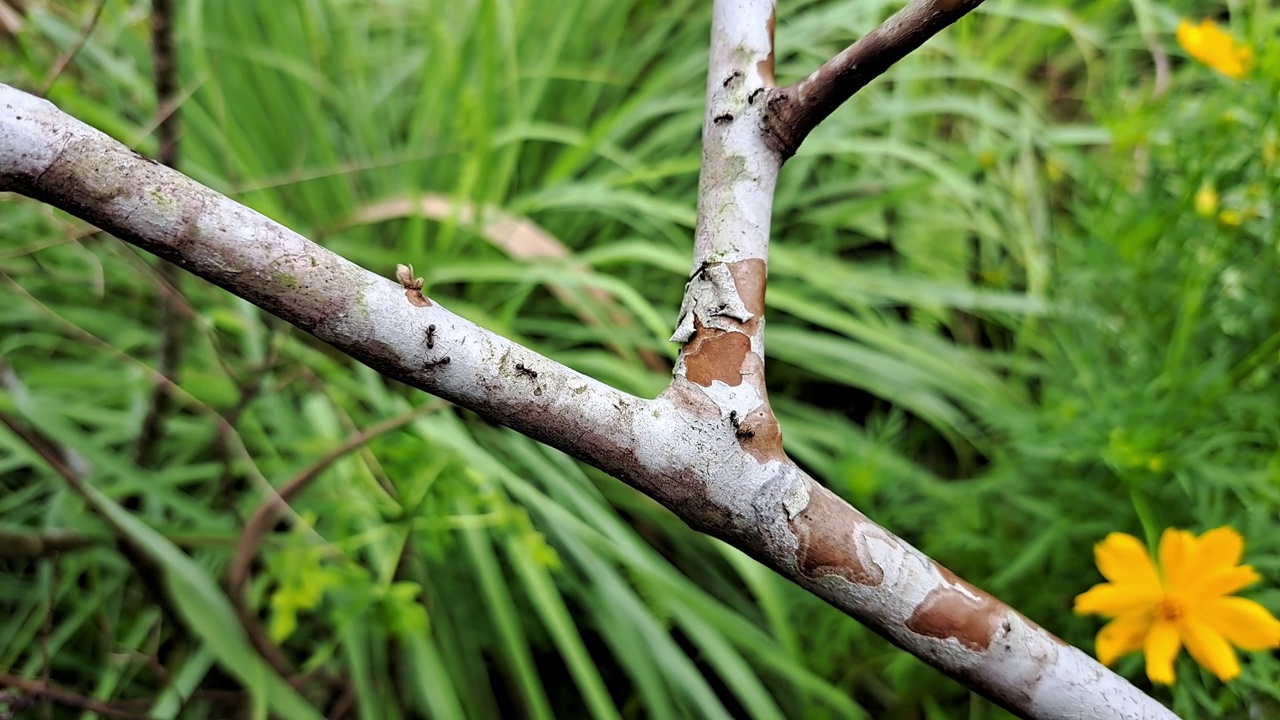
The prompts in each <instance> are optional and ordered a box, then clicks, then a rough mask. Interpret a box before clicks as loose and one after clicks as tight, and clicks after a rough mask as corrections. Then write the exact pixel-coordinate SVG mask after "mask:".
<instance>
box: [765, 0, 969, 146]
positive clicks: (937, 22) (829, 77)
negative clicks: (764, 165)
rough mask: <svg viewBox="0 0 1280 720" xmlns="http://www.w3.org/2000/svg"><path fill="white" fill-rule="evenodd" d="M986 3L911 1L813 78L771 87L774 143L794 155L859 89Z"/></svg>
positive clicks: (769, 127) (768, 121) (769, 120)
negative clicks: (773, 88)
mask: <svg viewBox="0 0 1280 720" xmlns="http://www.w3.org/2000/svg"><path fill="white" fill-rule="evenodd" d="M981 4H982V0H912V1H911V3H910V4H909V5H907V6H906V7H905V8H903V9H902V10H899V11H898V12H897V13H895V14H894V16H893V17H891V18H889V19H888V20H886V21H885V22H884V24H882V25H881V26H880V27H878V28H876V29H875V30H872V31H871V32H869V33H867V34H866V35H864V36H863V37H862V38H861V39H859V40H858V41H857V42H855V43H854V44H852V45H850V46H849V47H848V48H846V49H845V50H844V51H843V52H841V53H840V54H839V55H836V56H835V57H833V58H831V60H829V61H827V63H826V64H825V65H823V66H822V67H820V68H818V69H817V70H816V71H815V72H814V73H813V74H812V75H810V76H809V77H807V78H805V79H804V80H801V81H800V82H798V83H795V84H794V85H789V86H787V87H785V88H781V89H779V90H775V91H773V92H771V93H770V94H769V99H768V101H767V102H768V105H767V107H768V111H767V112H766V113H765V120H764V123H765V130H766V133H765V134H766V135H767V136H768V141H769V144H770V145H771V146H772V147H773V148H774V150H776V151H777V152H778V153H779V154H781V155H782V157H783V158H789V157H791V156H792V155H794V154H795V152H796V149H798V148H799V147H800V143H802V142H804V139H805V138H806V137H808V135H809V133H810V132H812V131H813V129H814V128H816V127H817V126H818V124H819V123H821V122H822V121H823V120H825V119H826V118H827V116H828V115H830V114H831V113H832V112H834V111H835V109H836V108H838V107H840V106H841V105H843V104H844V102H845V101H846V100H848V99H849V98H851V97H853V95H854V93H857V92H858V91H859V90H861V89H862V88H863V87H865V86H866V85H867V83H869V82H871V81H872V80H874V79H876V78H877V77H879V76H880V75H881V74H883V73H884V71H886V70H888V69H889V68H890V67H891V66H892V65H893V64H894V63H896V62H898V61H899V60H901V59H902V58H904V57H906V56H907V55H908V54H909V53H911V52H912V51H914V50H915V49H916V48H918V47H920V46H921V45H923V44H924V43H925V41H926V40H928V39H929V38H931V37H933V36H934V35H936V34H938V33H939V32H941V31H942V30H943V29H944V28H946V27H947V26H949V25H951V24H952V23H954V22H955V21H957V20H959V19H960V18H962V17H964V16H965V15H967V14H968V13H969V12H970V11H971V10H973V9H974V8H976V7H978V6H979V5H981Z"/></svg>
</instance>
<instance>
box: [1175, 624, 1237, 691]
mask: <svg viewBox="0 0 1280 720" xmlns="http://www.w3.org/2000/svg"><path fill="white" fill-rule="evenodd" d="M1180 635H1181V636H1182V641H1183V642H1185V643H1186V644H1187V652H1189V653H1191V659H1193V660H1195V661H1196V662H1198V663H1200V666H1201V667H1203V668H1204V669H1206V670H1208V671H1209V672H1211V673H1213V674H1214V675H1217V676H1218V679H1219V680H1221V681H1222V682H1227V681H1228V680H1233V679H1235V678H1236V677H1238V676H1239V675H1240V661H1239V660H1238V659H1237V658H1236V651H1235V650H1232V649H1231V645H1229V644H1227V640H1226V638H1224V637H1222V635H1220V634H1219V633H1217V632H1216V631H1214V630H1213V629H1212V628H1210V627H1209V626H1208V625H1206V624H1205V623H1203V622H1200V621H1199V620H1197V619H1195V618H1188V619H1185V620H1183V621H1182V623H1181V627H1180Z"/></svg>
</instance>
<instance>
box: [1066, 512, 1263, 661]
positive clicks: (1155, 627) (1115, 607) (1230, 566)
mask: <svg viewBox="0 0 1280 720" xmlns="http://www.w3.org/2000/svg"><path fill="white" fill-rule="evenodd" d="M1243 554H1244V538H1242V537H1241V536H1240V533H1238V532H1236V531H1235V530H1233V529H1231V528H1229V527H1220V528H1217V529H1216V530H1210V531H1208V532H1206V533H1205V534H1203V535H1201V536H1200V537H1196V536H1194V535H1192V534H1191V533H1189V532H1187V531H1185V530H1175V529H1173V528H1169V529H1167V530H1165V531H1164V535H1163V536H1162V537H1161V538H1160V551H1159V569H1157V567H1156V565H1155V564H1153V563H1152V562H1151V558H1150V557H1148V555H1147V549H1146V548H1145V547H1144V546H1143V545H1142V543H1141V542H1140V541H1139V540H1138V539H1137V538H1135V537H1133V536H1132V535H1126V534H1124V533H1111V534H1110V535H1108V536H1107V537H1106V538H1105V539H1104V540H1103V541H1102V542H1100V543H1098V544H1097V545H1096V546H1095V547H1094V557H1095V558H1096V560H1097V563H1098V570H1099V571H1100V572H1101V573H1102V575H1103V577H1105V578H1106V579H1107V580H1108V581H1109V582H1105V583H1101V584H1098V585H1095V586H1093V588H1091V589H1090V590H1089V591H1088V592H1085V593H1082V594H1080V595H1078V596H1076V604H1075V612H1076V613H1077V614H1079V615H1090V614H1098V615H1105V616H1107V617H1111V618H1114V619H1113V620H1111V622H1109V623H1107V624H1106V625H1104V626H1103V628H1102V630H1101V631H1099V632H1098V638H1097V653H1098V659H1099V660H1100V661H1102V664H1104V665H1111V664H1112V663H1114V662H1115V661H1116V659H1117V658H1119V657H1120V656H1121V655H1125V654H1127V653H1131V652H1134V651H1137V650H1142V651H1143V652H1144V653H1145V654H1146V656H1147V677H1149V678H1151V681H1152V682H1157V683H1162V684H1165V685H1171V684H1173V680H1174V674H1173V661H1174V659H1175V658H1176V657H1177V656H1178V653H1179V652H1180V651H1181V650H1182V646H1183V645H1186V647H1187V651H1188V652H1190V653H1191V657H1192V659H1193V660H1195V661H1196V662H1198V663H1200V665H1201V666H1203V667H1204V668H1205V669H1207V670H1208V671H1209V672H1211V673H1213V674H1214V675H1216V676H1218V678H1219V679H1220V680H1222V681H1224V682H1225V681H1227V680H1231V679H1232V678H1234V677H1236V676H1238V675H1239V674H1240V662H1239V660H1237V659H1236V653H1235V650H1234V649H1233V648H1232V646H1233V645H1235V646H1237V647H1240V648H1242V649H1244V650H1268V649H1271V648H1275V647H1280V620H1276V618H1275V617H1273V616H1272V615H1271V613H1270V612H1268V611H1267V609H1266V608H1264V607H1262V606H1261V605H1259V604H1258V603H1256V602H1254V601H1252V600H1245V599H1244V598H1238V597H1229V596H1230V595H1231V594H1232V593H1234V592H1237V591H1238V590H1240V589H1242V588H1244V587H1246V586H1248V585H1252V584H1253V583H1255V582H1257V581H1258V579H1259V577H1260V576H1259V575H1258V573H1257V572H1256V571H1254V569H1253V567H1252V566H1249V565H1239V564H1238V563H1239V562H1240V557H1241V555H1243Z"/></svg>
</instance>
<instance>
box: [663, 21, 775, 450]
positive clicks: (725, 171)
mask: <svg viewBox="0 0 1280 720" xmlns="http://www.w3.org/2000/svg"><path fill="white" fill-rule="evenodd" d="M775 11H776V7H775V2H774V0H715V3H714V5H713V8H712V22H711V57H710V65H709V69H708V73H707V108H706V114H705V117H704V120H703V125H702V169H701V175H700V176H699V181H698V222H697V226H696V229H695V232H694V247H693V271H692V274H691V276H690V278H689V282H688V284H687V285H686V286H685V295H684V301H683V302H682V304H681V308H680V321H679V325H678V327H677V328H676V332H675V334H674V335H673V336H672V338H671V339H672V341H674V342H680V343H684V347H683V348H682V349H681V351H680V356H679V358H678V359H677V361H676V367H675V382H674V383H673V385H672V389H671V392H673V393H675V394H677V395H684V396H686V399H688V400H691V401H694V402H696V403H697V404H700V405H701V404H705V403H706V401H707V400H710V402H711V403H712V404H714V405H715V406H716V408H717V410H718V412H719V414H720V416H721V417H722V418H724V419H726V420H727V422H728V423H729V424H730V425H731V426H732V428H733V430H734V432H735V435H736V436H737V438H738V440H739V441H740V443H741V444H742V446H743V448H744V449H747V450H748V451H749V452H752V454H755V455H757V456H758V457H763V456H769V457H778V458H780V457H781V454H782V442H781V434H780V433H779V432H778V429H777V422H776V420H775V419H774V417H773V411H772V410H771V409H770V408H769V404H768V399H767V396H766V391H765V383H764V293H765V277H766V274H767V261H768V254H769V224H770V219H771V217H770V216H771V214H772V212H773V191H774V187H775V185H776V184H777V179H778V170H779V168H781V166H782V161H781V157H780V156H779V155H778V153H777V152H775V151H774V150H772V149H771V148H770V147H769V146H768V145H767V144H766V143H765V138H764V135H763V133H761V131H760V128H761V125H762V122H763V111H764V106H765V103H764V102H763V99H762V98H763V96H764V95H765V94H766V88H767V87H769V86H771V85H772V84H773V25H774V14H775Z"/></svg>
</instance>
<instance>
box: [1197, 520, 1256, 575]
mask: <svg viewBox="0 0 1280 720" xmlns="http://www.w3.org/2000/svg"><path fill="white" fill-rule="evenodd" d="M1242 557H1244V536H1242V535H1241V534H1240V533H1238V532H1236V531H1235V528H1231V527H1227V526H1225V525H1224V526H1222V527H1219V528H1214V529H1212V530H1210V531H1208V532H1206V533H1205V534H1203V535H1201V536H1200V558H1199V563H1198V568H1197V570H1198V571H1199V572H1208V571H1211V570H1214V569H1216V568H1220V567H1231V566H1234V565H1239V564H1240V558H1242Z"/></svg>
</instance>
